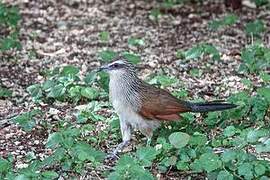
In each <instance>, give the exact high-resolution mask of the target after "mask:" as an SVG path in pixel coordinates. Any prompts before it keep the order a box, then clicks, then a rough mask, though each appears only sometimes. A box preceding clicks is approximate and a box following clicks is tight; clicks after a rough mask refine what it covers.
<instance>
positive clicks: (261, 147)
mask: <svg viewBox="0 0 270 180" xmlns="http://www.w3.org/2000/svg"><path fill="white" fill-rule="evenodd" d="M255 150H256V152H257V153H262V152H270V139H268V140H266V141H265V142H264V143H263V144H258V145H256V147H255Z"/></svg>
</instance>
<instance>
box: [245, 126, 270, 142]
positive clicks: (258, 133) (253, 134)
mask: <svg viewBox="0 0 270 180" xmlns="http://www.w3.org/2000/svg"><path fill="white" fill-rule="evenodd" d="M269 134H270V132H269V130H266V129H252V130H250V131H249V132H248V134H247V142H250V143H255V142H257V141H258V140H259V138H261V137H265V136H268V135H269Z"/></svg>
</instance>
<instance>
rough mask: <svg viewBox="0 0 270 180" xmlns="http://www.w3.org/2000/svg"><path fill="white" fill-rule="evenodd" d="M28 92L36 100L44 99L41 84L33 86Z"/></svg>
mask: <svg viewBox="0 0 270 180" xmlns="http://www.w3.org/2000/svg"><path fill="white" fill-rule="evenodd" d="M26 90H27V92H28V93H30V95H31V96H32V97H34V98H40V97H42V90H41V86H40V84H34V85H31V86H29V87H28V88H27V89H26Z"/></svg>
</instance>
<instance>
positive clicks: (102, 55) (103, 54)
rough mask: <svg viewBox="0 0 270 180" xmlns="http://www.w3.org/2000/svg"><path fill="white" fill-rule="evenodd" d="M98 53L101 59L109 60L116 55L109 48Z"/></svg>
mask: <svg viewBox="0 0 270 180" xmlns="http://www.w3.org/2000/svg"><path fill="white" fill-rule="evenodd" d="M98 55H99V57H100V58H101V60H102V61H105V62H109V61H111V60H112V59H113V58H115V57H116V56H117V53H116V52H114V51H111V50H103V51H101V52H100V53H99V54H98Z"/></svg>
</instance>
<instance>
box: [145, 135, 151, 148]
mask: <svg viewBox="0 0 270 180" xmlns="http://www.w3.org/2000/svg"><path fill="white" fill-rule="evenodd" d="M151 142H152V138H151V137H150V138H149V137H147V141H146V146H151Z"/></svg>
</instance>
